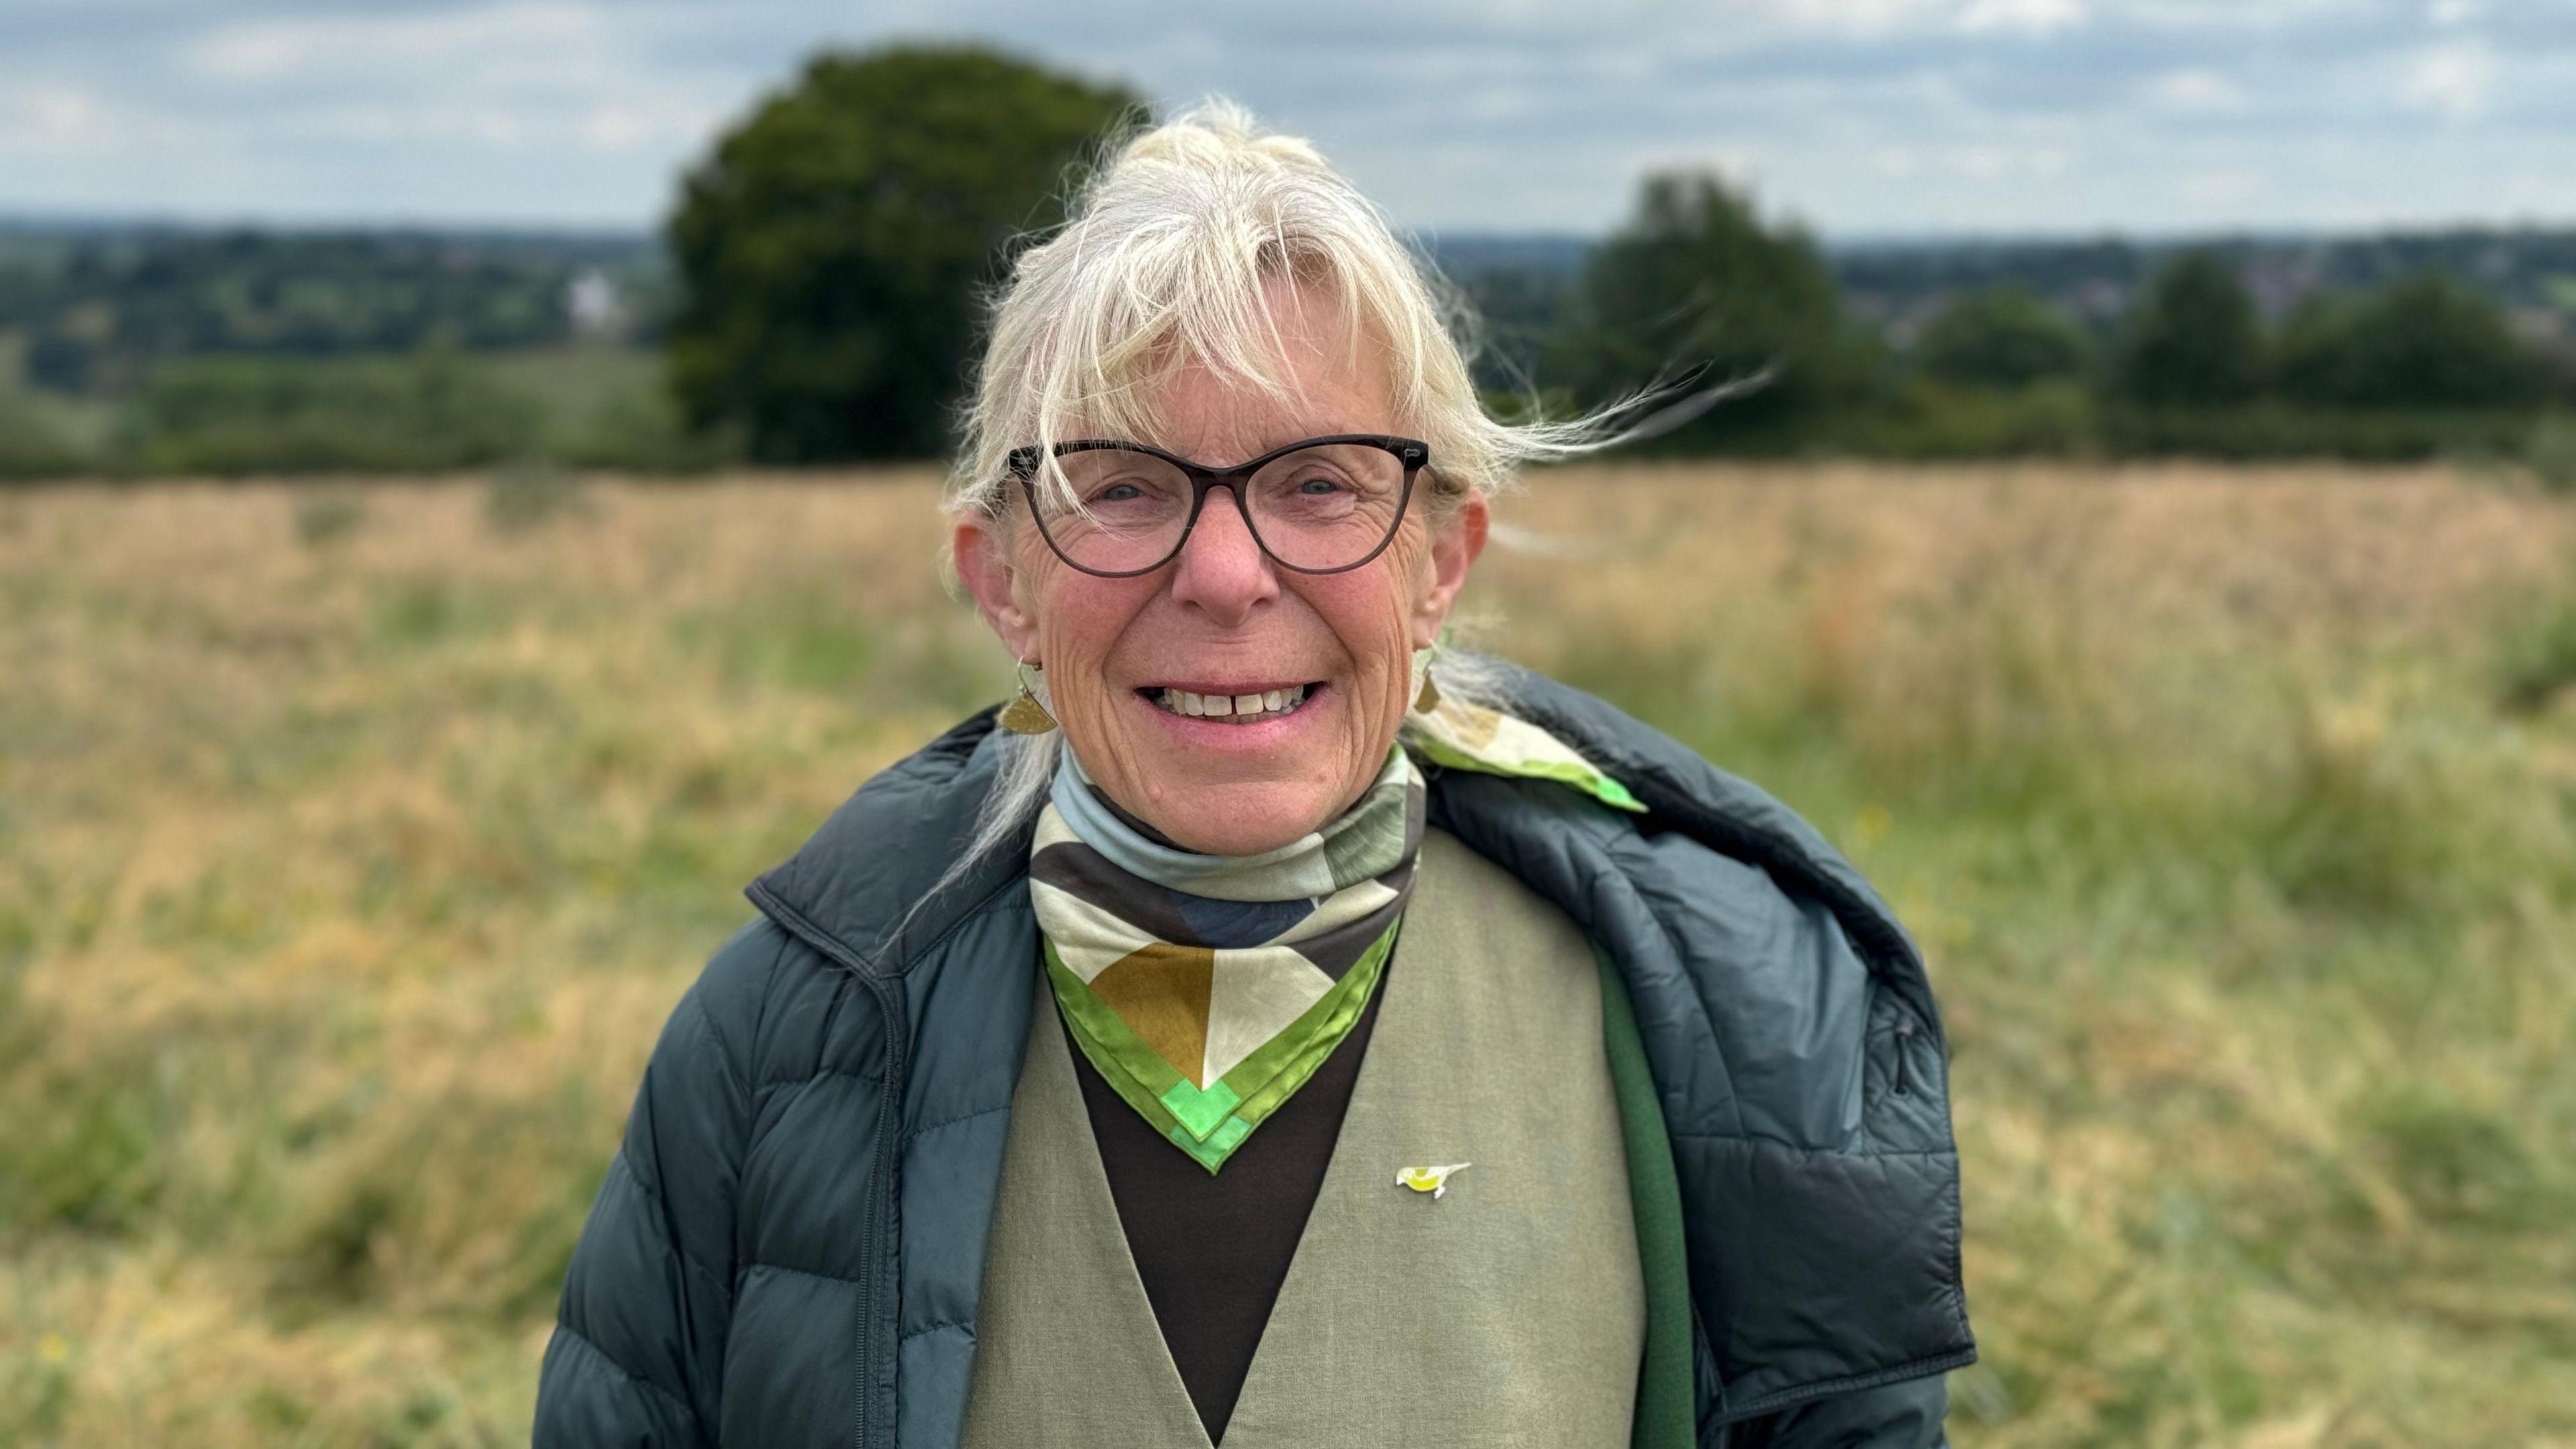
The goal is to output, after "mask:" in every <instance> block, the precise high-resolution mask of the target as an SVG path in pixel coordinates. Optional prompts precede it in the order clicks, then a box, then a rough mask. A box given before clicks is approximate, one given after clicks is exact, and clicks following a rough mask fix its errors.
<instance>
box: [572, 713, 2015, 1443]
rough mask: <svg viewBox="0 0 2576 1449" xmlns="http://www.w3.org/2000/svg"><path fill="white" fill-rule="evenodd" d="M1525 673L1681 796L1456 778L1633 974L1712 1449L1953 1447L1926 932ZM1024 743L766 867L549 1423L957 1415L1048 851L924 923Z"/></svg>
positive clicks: (651, 1434)
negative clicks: (1031, 884) (1620, 809)
mask: <svg viewBox="0 0 2576 1449" xmlns="http://www.w3.org/2000/svg"><path fill="white" fill-rule="evenodd" d="M1516 688H1517V695H1516V702H1515V705H1514V708H1515V709H1516V710H1518V711H1519V712H1521V713H1523V714H1525V715H1526V716H1527V717H1529V718H1530V719H1532V720H1533V721H1534V722H1536V723H1538V724H1539V725H1541V726H1543V727H1544V728H1546V729H1547V730H1549V731H1550V732H1552V733H1554V734H1556V735H1557V736H1558V737H1560V738H1562V739H1564V740H1566V741H1567V742H1568V743H1570V744H1572V745H1574V746H1575V748H1577V749H1578V750H1580V751H1581V752H1582V753H1583V754H1584V755H1586V756H1587V757H1589V758H1591V759H1592V760H1594V761H1596V762H1598V763H1599V764H1601V765H1602V766H1603V768H1605V769H1606V770H1607V771H1608V772H1609V773H1610V774H1611V775H1612V776H1614V777H1615V778H1617V779H1618V780H1619V781H1620V782H1622V783H1623V784H1625V785H1626V786H1627V787H1628V788H1629V790H1630V791H1631V792H1632V793H1634V794H1635V795H1636V796H1637V797H1638V799H1639V800H1641V801H1642V802H1644V804H1645V805H1646V807H1647V811H1646V813H1645V814H1644V815H1642V816H1630V815H1625V814H1620V813H1617V812H1613V811H1610V810H1608V809H1605V808H1603V807H1600V806H1598V805H1595V804H1593V803H1592V802H1591V801H1589V800H1588V799H1586V798H1584V797H1581V796H1579V795H1577V794H1576V793H1575V792H1573V791H1569V790H1566V789H1563V788H1561V787H1558V786H1555V785H1551V784H1546V783H1543V782H1536V781H1528V780H1517V779H1507V778H1502V777H1498V776H1491V775H1479V774H1470V773H1466V772H1462V771H1437V770H1435V771H1432V772H1431V790H1430V796H1431V817H1432V823H1433V824H1435V825H1437V826H1440V827H1441V828H1443V829H1446V830H1448V831H1450V832H1451V833H1453V834H1455V835H1456V836H1457V837H1458V838H1459V839H1460V840H1462V841H1464V842H1465V843H1466V844H1468V845H1469V846H1471V847H1473V848H1474V849H1476V850H1477V851H1479V852H1480V853H1482V854H1484V855H1485V856H1487V857H1488V858H1490V859H1492V860H1493V861H1495V862H1496V863H1498V864H1500V865H1501V866H1502V867H1503V868H1504V869H1506V870H1509V871H1511V872H1512V873H1513V874H1514V875H1515V876H1517V877H1519V878H1520V879H1521V880H1523V881H1525V882H1526V883H1528V884H1529V885H1530V886H1531V887H1532V888H1533V889H1535V890H1536V891H1538V892H1539V893H1540V894H1541V895H1544V896H1546V897H1548V898H1549V899H1551V900H1553V901H1555V902H1556V903H1557V904H1558V905H1560V906H1562V907H1563V908H1564V909H1565V910H1566V912H1567V913H1568V914H1569V915H1571V916H1572V917H1573V918H1574V920H1575V922H1576V923H1577V924H1578V925H1580V926H1581V927H1582V928H1583V929H1584V930H1585V932H1586V933H1587V934H1589V935H1590V936H1591V937H1592V938H1593V940H1594V941H1595V942H1596V943H1598V944H1599V945H1600V947H1601V948H1602V950H1603V951H1604V953H1605V955H1606V956H1607V957H1608V958H1609V959H1610V960H1611V961H1612V962H1614V963H1615V964H1616V966H1617V967H1618V969H1619V971H1620V972H1621V974H1622V977H1623V979H1624V980H1625V982H1626V984H1627V988H1628V993H1629V996H1630V998H1631V1000H1632V1001H1633V1002H1634V1003H1635V1008H1636V1016H1637V1022H1638V1026H1639V1028H1640V1031H1641V1033H1642V1037H1643V1041H1644V1045H1645V1049H1646V1058H1647V1062H1648V1065H1649V1066H1650V1067H1651V1068H1652V1073H1653V1077H1654V1080H1655V1088H1656V1095H1657V1098H1658V1100H1659V1101H1660V1103H1661V1105H1662V1107H1663V1112H1664V1121H1665V1126H1666V1128H1667V1129H1668V1131H1669V1134H1670V1137H1671V1141H1672V1150H1673V1158H1674V1166H1675V1168H1676V1169H1677V1172H1678V1176H1679V1179H1680V1187H1681V1196H1682V1209H1683V1228H1684V1239H1685V1242H1686V1246H1687V1257H1688V1262H1689V1278H1690V1296H1691V1301H1692V1306H1693V1308H1694V1310H1695V1311H1694V1317H1695V1319H1696V1322H1695V1324H1694V1334H1693V1337H1694V1340H1695V1343H1694V1357H1695V1369H1694V1373H1693V1380H1694V1385H1695V1392H1696V1399H1697V1411H1698V1423H1699V1442H1700V1444H1701V1445H1703V1446H1715V1445H1729V1444H1731V1445H1738V1446H1743V1445H1755V1444H1761V1445H1779V1446H1823V1445H1836V1446H1846V1445H1871V1446H1898V1445H1903V1446H1925V1445H1935V1444H1939V1443H1941V1442H1942V1440H1943V1435H1942V1426H1941V1425H1942V1415H1943V1410H1944V1406H1945V1398H1944V1393H1943V1387H1942V1380H1941V1374H1942V1373H1943V1371H1945V1370H1948V1369H1952V1368H1956V1367H1958V1366H1960V1365H1962V1364H1965V1363H1968V1362H1970V1361H1971V1360H1973V1359H1974V1358H1975V1357H1976V1349H1975V1346H1974V1343H1973V1341H1972V1339H1971V1337H1970V1335H1969V1330H1968V1319H1967V1308H1966V1301H1965V1298H1964V1295H1963V1293H1962V1290H1961V1286H1960V1276H1959V1175H1958V1155H1957V1151H1956V1148H1955V1147H1954V1145H1953V1142H1952V1139H1951V1133H1950V1111H1949V1095H1948V1072H1947V1061H1946V1052H1945V1049H1944V1046H1943V1039H1942V1035H1941V1025H1940V1016H1939V1014H1938V1012H1937V1011H1936V1010H1935V1008H1934V1006H1933V1001H1932V992H1931V988H1930V986H1929V984H1928V983H1927V982H1926V980H1925V978H1924V974H1923V966H1922V962H1921V959H1920V958H1919V957H1918V956H1917V955H1916V953H1915V950H1914V947H1913V946H1912V944H1911V943H1910V942H1909V941H1908V940H1907V938H1906V936H1905V934H1904V932H1903V931H1902V930H1900V929H1899V928H1898V926H1897V924H1896V922H1895V920H1894V919H1893V918H1892V917H1891V916H1890V915H1889V913H1888V911H1887V908H1886V907H1885V905H1884V904H1883V903H1881V902H1880V901H1879V899H1878V897H1877V896H1876V895H1875V894H1874V893H1873V892H1872V891H1871V890H1870V888H1869V887H1868V885H1866V884H1865V883H1864V882H1863V881H1862V880H1861V879H1860V877H1859V875H1858V874H1857V873H1855V872H1854V871H1853V870H1852V868H1851V867H1850V865H1848V864H1847V863H1845V862H1844V861H1843V859H1842V858H1841V857H1840V856H1838V855H1837V854H1835V852H1834V851H1833V849H1832V847H1830V846H1828V845H1827V844H1826V843H1825V842H1824V840H1823V839H1822V838H1821V837H1819V836H1818V835H1817V834H1816V833H1815V831H1813V830H1812V829H1810V828H1809V827H1808V826H1807V825H1806V824H1805V823H1804V822H1803V821H1801V820H1799V819H1798V818H1797V817H1796V816H1794V815H1793V814H1791V813H1790V812H1789V810H1788V809H1787V808H1786V807H1784V806H1782V805H1781V804H1780V803H1779V802H1778V801H1776V800H1773V799H1772V798H1771V797H1770V796H1768V795H1765V794H1763V793H1762V792H1761V791H1759V790H1757V789H1755V788H1753V787H1752V786H1750V785H1748V784H1746V783H1745V782H1743V781H1741V780H1738V779H1736V778H1734V777H1733V776H1730V775H1728V774H1726V773H1724V772H1722V771H1720V770H1717V769H1714V768H1712V767H1711V766H1710V765H1709V764H1708V763H1707V762H1705V761H1703V760H1702V759H1700V758H1699V757H1698V756H1697V755H1695V754H1692V753H1691V752H1690V751H1689V750H1686V749H1684V748H1683V747H1681V746H1680V745H1678V744H1676V743H1675V742H1673V741H1672V740H1670V739H1668V738H1666V737H1665V736H1663V735H1661V734H1659V733H1657V732H1655V731H1654V730H1652V729H1649V728H1647V727H1646V726H1644V725H1642V724H1639V723H1638V722H1637V721H1635V720H1633V719H1630V718H1628V717H1627V716H1626V715H1623V714H1621V713H1619V712H1618V711H1617V710H1614V709H1612V708H1611V707H1609V706H1608V705H1606V704H1603V703H1602V702H1601V701H1599V700H1597V699H1594V698H1592V697H1590V696H1588V695H1585V694H1582V693H1579V692H1577V691H1574V690H1571V689H1567V688H1565V687H1564V686H1562V685H1558V684H1554V683H1552V682H1550V681H1547V680H1545V679H1542V678H1539V677H1538V676H1535V675H1522V676H1519V677H1518V678H1517V681H1516ZM994 744H995V737H994V735H993V725H992V716H991V713H990V712H989V711H987V712H986V713H985V714H982V715H978V716H977V717H975V718H974V719H971V720H968V721H967V722H965V723H964V724H961V725H959V726H958V727H957V728H955V729H953V730H951V731H949V732H948V734H946V735H944V736H942V737H941V738H940V739H938V740H936V741H934V742H933V743H932V744H931V745H929V746H928V747H927V748H925V749H923V750H922V751H921V752H920V753H919V754H916V755H914V756H912V757H911V758H909V759H907V760H905V761H903V762H902V763H901V764H898V765H896V766H894V767H893V768H892V769H889V770H887V771H886V772H884V773H883V774H881V775H879V776H877V777H876V778H875V779H873V780H871V781H869V782H868V783H867V785H866V786H865V787H863V788H862V789H861V790H860V791H859V792H858V793H857V794H856V795H855V796H853V797H852V798H851V799H850V801H849V802H848V803H847V804H845V805H843V806H842V807H841V809H840V810H839V811H838V812H837V813H835V814H834V815H833V816H832V818H831V819H830V820H829V821H828V822H826V823H825V824H824V826H823V827H822V829H821V830H819V831H817V832H816V833H815V835H814V837H813V839H812V840H811V841H809V842H808V843H807V844H806V845H805V846H804V848H803V849H801V850H800V851H798V852H797V854H796V855H795V857H794V858H793V859H791V860H789V861H788V862H787V863H786V864H784V865H781V866H779V867H778V868H777V869H775V870H773V871H771V872H769V873H768V874H767V875H764V876H762V877H761V878H760V879H759V880H758V881H757V882H755V883H754V884H753V885H752V886H751V888H750V892H749V894H750V896H751V899H752V901H753V902H754V903H755V904H756V905H757V906H758V907H759V908H760V912H761V915H760V918H759V919H757V920H755V921H754V922H753V923H752V924H751V925H749V926H747V927H745V928H744V929H743V930H742V931H741V932H740V933H739V934H737V935H736V936H735V937H734V938H733V940H732V941H730V942H728V943H727V944H726V945H725V946H724V948H723V949H722V950H721V951H719V952H718V953H717V954H716V957H715V959H714V960H713V961H712V962H711V963H710V964H709V965H708V967H707V970H706V973H705V974H704V975H703V976H702V977H701V978H700V979H699V981H698V983H697V985H696V986H695V987H694V988H692V989H691V990H690V991H689V993H688V994H687V995H686V996H685V997H684V998H682V1000H681V1002H680V1004H679V1006H678V1008H677V1009H676V1010H675V1011H674V1012H673V1013H672V1015H671V1019H670V1023H669V1025H668V1026H667V1027H666V1028H665V1029H664V1031H663V1034H662V1038H661V1041H660V1043H659V1045H657V1046H656V1047H655V1048H654V1052H653V1057H652V1060H651V1063H650V1065H648V1066H647V1068H646V1069H645V1074H644V1084H643V1087H642V1089H641V1091H640V1092H639V1093H638V1094H637V1096H636V1100H635V1107H634V1112H633V1115H632V1116H631V1117H630V1118H629V1119H628V1122H627V1128H626V1136H625V1141H624V1144H623V1146H622V1147H621V1148H620V1150H619V1152H618V1154H617V1157H616V1160H615V1161H614V1162H613V1163H612V1164H611V1165H610V1168H609V1172H608V1177H607V1180H606V1182H605V1183H604V1184H603V1185H602V1186H601V1188H600V1192H599V1199H598V1201H597V1203H596V1204H595V1205H594V1206H593V1208H592V1210H591V1216H590V1222H589V1225H588V1226H587V1227H586V1228H585V1229H584V1230H583V1233H582V1237H581V1242H580V1245H579V1247H578V1248H577V1249H576V1250H575V1252H574V1255H573V1261H572V1269H571V1272H570V1275H569V1277H568V1279H567V1281H566V1282H565V1284H564V1292H563V1303H562V1310H561V1315H560V1321H559V1325H558V1327H557V1329H556V1331H555V1335H554V1340H553V1342H552V1343H551V1344H550V1345H549V1346H548V1348H547V1350H546V1357H545V1366H544V1369H543V1377H542V1379H541V1381H540V1384H539V1388H538V1396H537V1421H536V1442H537V1443H538V1444H539V1445H541V1446H563V1449H571V1446H608V1445H618V1446H645V1445H651V1446H683V1445H704V1444H724V1445H739V1446H754V1445H757V1446H762V1449H826V1446H831V1449H852V1446H856V1449H946V1446H951V1445H954V1444H955V1443H956V1442H957V1434H958V1426H959V1423H960V1421H961V1419H962V1416H963V1414H964V1411H965V1404H966V1385H967V1373H968V1368H969V1365H970V1364H971V1363H972V1361H973V1358H974V1353H975V1322H976V1297H977V1291H978V1288H979V1286H980V1283H981V1280H982V1276H983V1260H984V1241H985V1232H986V1229H987V1227H988V1226H989V1225H990V1224H991V1222H992V1217H993V1204H994V1197H995V1191H996V1187H997V1180H998V1177H999V1174H1000V1169H1001V1164H1002V1143H1003V1139H1004V1137H1005V1135H1006V1134H1007V1133H1008V1132H1009V1130H1010V1108H1011V1092H1012V1089H1013V1087H1014V1086H1015V1085H1016V1083H1017V1079H1018V1075H1019V1067H1020V1059H1021V1051H1022V1048H1023V1046H1024V1044H1025V1042H1026V1040H1027V1034H1028V1031H1029V1026H1030V1016H1031V1013H1030V1003H1031V1001H1032V998H1033V993H1032V991H1031V988H1030V973H1031V972H1033V971H1035V970H1036V969H1038V968H1037V963H1038V939H1037V928H1036V925H1035V922H1034V921H1033V919H1032V917H1031V915H1030V909H1029V892H1028V877H1027V873H1026V865H1027V851H1026V850H1025V849H1024V848H1020V849H1005V850H1003V851H1001V852H999V853H997V854H996V855H994V856H993V857H991V858H989V859H987V860H986V861H984V862H983V863H982V864H981V865H980V866H979V867H978V868H977V869H976V870H975V871H974V872H973V873H971V874H970V875H969V876H968V877H967V878H965V879H964V880H963V881H961V882H959V883H957V884H955V885H952V886H951V887H949V888H948V889H946V890H944V891H942V892H941V894H940V896H939V897H938V898H937V899H935V900H933V901H930V902H928V903H927V904H926V905H924V906H923V908H922V909H920V910H918V911H916V912H914V913H913V914H912V916H911V918H910V920H909V921H908V922H907V921H905V920H904V917H905V912H906V911H907V909H908V908H910V907H912V906H913V905H914V904H915V903H916V902H917V901H919V900H920V898H921V896H922V893H923V892H924V891H926V890H927V889H928V888H929V886H930V885H931V884H932V882H933V881H935V880H936V879H937V878H938V877H939V875H940V874H941V873H942V872H943V871H944V870H945V869H946V868H947V866H948V865H949V864H950V863H951V862H952V861H953V860H954V859H955V858H956V855H957V852H958V851H959V849H960V847H961V846H962V845H963V843H964V842H965V840H966V838H967V833H968V827H969V824H970V822H971V821H972V820H973V817H974V814H975V808H976V805H977V803H978V802H979V801H980V800H981V798H982V797H983V795H984V792H985V789H986V787H987V785H988V784H989V783H990V781H991V779H992V777H993V770H994V768H995V763H996V757H997V753H998V752H997V751H996V749H995V748H994ZM898 922H903V926H902V929H901V931H900V933H899V934H894V935H891V936H890V933H891V932H893V931H894V928H895V926H896V924H897V923H898Z"/></svg>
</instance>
